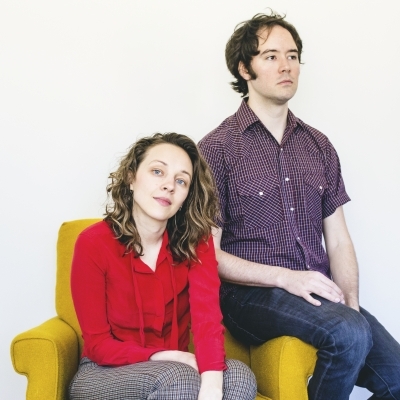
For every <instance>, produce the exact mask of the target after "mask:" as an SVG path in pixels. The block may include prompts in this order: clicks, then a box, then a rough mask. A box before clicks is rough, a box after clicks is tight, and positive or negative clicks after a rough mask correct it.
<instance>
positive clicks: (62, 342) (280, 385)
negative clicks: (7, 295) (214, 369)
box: [11, 219, 316, 400]
mask: <svg viewBox="0 0 400 400" xmlns="http://www.w3.org/2000/svg"><path fill="white" fill-rule="evenodd" d="M97 221H98V219H83V220H77V221H71V222H65V223H63V224H62V226H61V228H60V231H59V235H58V242H57V283H56V311H57V316H56V317H54V318H52V319H50V320H48V321H46V322H45V323H43V324H42V325H39V326H38V327H36V328H33V329H30V330H28V331H26V332H23V333H21V334H19V335H17V336H16V337H15V338H14V340H13V341H12V343H11V359H12V362H13V366H14V369H15V371H16V372H18V373H19V374H22V375H25V376H26V377H27V378H28V386H27V392H26V399H27V400H67V389H68V384H69V382H70V381H71V379H72V377H73V376H74V374H75V372H76V370H77V367H78V362H79V356H80V353H81V350H82V337H81V331H80V327H79V324H78V320H77V318H76V314H75V310H74V306H73V303H72V298H71V291H70V284H69V282H70V269H71V261H72V255H73V249H74V244H75V241H76V238H77V236H78V234H79V233H80V232H81V231H82V230H83V229H85V228H86V227H88V226H89V225H92V224H93V223H95V222H97ZM225 347H226V353H227V357H228V358H236V359H238V360H241V361H243V362H244V363H245V364H247V365H249V366H250V367H251V368H252V370H253V371H254V373H255V375H256V378H257V383H258V391H259V393H258V396H257V400H261V399H264V400H303V399H307V379H308V377H309V376H310V375H311V374H312V372H313V370H314V366H315V360H316V350H315V349H314V348H313V347H311V346H309V345H307V344H305V343H303V342H301V341H300V340H298V339H295V338H292V337H287V336H285V337H281V338H277V339H274V340H271V341H269V342H267V343H265V344H263V345H262V346H258V347H250V348H249V347H248V346H245V345H243V344H241V343H239V342H238V341H237V340H235V339H234V338H233V337H232V336H231V335H230V333H229V332H228V331H227V332H226V334H225Z"/></svg>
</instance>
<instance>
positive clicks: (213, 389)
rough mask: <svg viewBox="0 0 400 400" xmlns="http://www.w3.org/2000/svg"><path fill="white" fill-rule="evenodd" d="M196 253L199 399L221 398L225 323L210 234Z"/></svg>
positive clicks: (192, 280)
mask: <svg viewBox="0 0 400 400" xmlns="http://www.w3.org/2000/svg"><path fill="white" fill-rule="evenodd" d="M197 255H198V257H199V260H200V262H199V263H194V264H192V265H191V266H190V268H189V275H188V278H189V302H190V314H191V324H192V332H193V341H194V348H195V354H196V359H197V363H198V366H199V372H200V374H201V382H202V383H201V389H200V393H199V399H222V379H223V378H222V375H223V373H222V371H223V370H225V369H226V365H225V350H224V327H223V326H222V323H221V321H222V313H221V310H220V307H219V287H220V280H219V278H218V270H217V261H216V258H215V250H214V243H213V240H212V238H211V237H210V239H209V240H208V242H207V243H200V245H199V246H198V249H197Z"/></svg>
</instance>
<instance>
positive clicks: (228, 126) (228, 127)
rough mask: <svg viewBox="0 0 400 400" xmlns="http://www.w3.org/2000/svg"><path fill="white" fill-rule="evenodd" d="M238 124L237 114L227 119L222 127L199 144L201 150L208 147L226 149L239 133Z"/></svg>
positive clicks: (213, 131) (214, 130)
mask: <svg viewBox="0 0 400 400" xmlns="http://www.w3.org/2000/svg"><path fill="white" fill-rule="evenodd" d="M238 129H239V128H238V123H237V118H236V114H233V115H231V116H229V117H228V118H226V119H225V120H224V121H222V123H221V124H220V125H218V126H217V127H216V128H215V129H213V130H212V131H211V132H210V133H208V134H207V135H205V136H204V137H203V138H202V139H201V140H200V141H199V143H198V145H199V147H200V149H204V148H206V147H226V144H227V143H228V142H230V141H231V140H232V137H234V136H235V134H237V132H238Z"/></svg>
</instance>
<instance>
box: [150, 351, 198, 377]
mask: <svg viewBox="0 0 400 400" xmlns="http://www.w3.org/2000/svg"><path fill="white" fill-rule="evenodd" d="M150 360H152V361H178V362H181V363H184V364H187V365H189V366H190V367H192V368H194V369H195V370H196V371H197V372H199V367H198V366H197V361H196V357H195V356H194V354H192V353H189V352H187V351H179V350H165V351H159V352H157V353H154V354H153V355H152V356H151V357H150Z"/></svg>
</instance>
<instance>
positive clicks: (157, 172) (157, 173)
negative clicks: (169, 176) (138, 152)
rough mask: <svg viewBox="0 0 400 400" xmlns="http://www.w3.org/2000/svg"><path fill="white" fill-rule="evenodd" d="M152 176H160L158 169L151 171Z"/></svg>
mask: <svg viewBox="0 0 400 400" xmlns="http://www.w3.org/2000/svg"><path fill="white" fill-rule="evenodd" d="M153 174H154V175H161V170H160V169H153Z"/></svg>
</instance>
